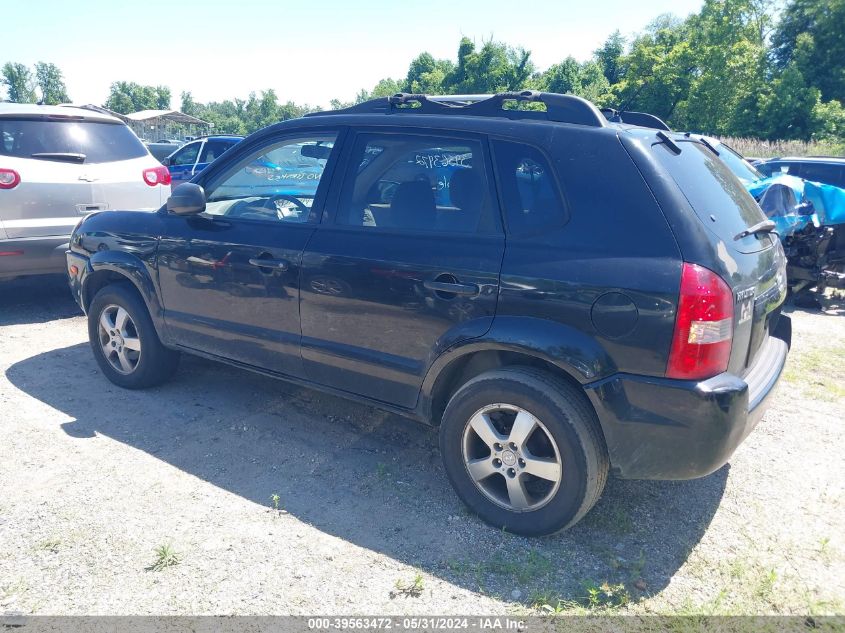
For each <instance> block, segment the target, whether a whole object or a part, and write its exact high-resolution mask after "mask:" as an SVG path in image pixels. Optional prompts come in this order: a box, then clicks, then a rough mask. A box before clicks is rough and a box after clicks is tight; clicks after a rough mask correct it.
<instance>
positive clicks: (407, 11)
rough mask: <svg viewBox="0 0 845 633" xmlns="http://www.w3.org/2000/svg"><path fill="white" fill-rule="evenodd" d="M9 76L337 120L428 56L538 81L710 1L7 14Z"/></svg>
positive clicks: (175, 3)
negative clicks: (491, 55) (153, 91)
mask: <svg viewBox="0 0 845 633" xmlns="http://www.w3.org/2000/svg"><path fill="white" fill-rule="evenodd" d="M0 4H2V16H3V23H4V26H3V28H2V37H0V65H2V64H3V63H5V62H6V61H15V62H21V63H24V64H27V65H29V66H32V65H33V64H34V63H35V62H37V61H44V62H52V63H55V64H57V65H58V66H59V67H60V68H61V70H62V72H63V73H64V76H65V83H66V84H67V87H68V93H69V94H70V97H71V99H72V100H73V101H74V102H75V103H80V104H81V103H95V104H102V103H103V102H104V101H105V99H106V97H107V96H108V90H109V85H110V84H111V83H112V82H113V81H134V82H137V83H140V84H149V85H165V86H168V87H169V88H170V89H171V92H172V94H173V101H172V104H171V105H172V107H173V108H178V107H179V95H180V93H181V92H182V91H186V90H187V91H190V92H191V93H192V94H193V96H194V100H195V101H200V102H207V101H221V100H223V99H231V98H234V97H240V98H246V96H247V95H248V94H249V93H250V92H252V91H255V92H260V91H261V90H265V89H268V88H273V89H274V90H275V91H276V94H277V95H278V97H279V99H280V100H281V101H288V100H290V101H294V102H296V103H299V104H305V103H307V104H310V105H315V106H323V107H325V106H327V105H328V103H329V101H330V100H331V99H333V98H338V99H341V100H351V99H352V98H353V97H354V96H355V94H356V93H357V92H358V91H359V90H360V89H361V88H366V89H368V90H369V89H371V88H372V87H373V86H374V85H375V84H376V83H377V82H378V81H379V80H380V79H382V78H384V77H393V78H403V77H404V76H405V74H406V73H407V70H408V64H409V63H410V61H411V60H412V59H413V58H414V57H416V56H417V55H418V54H419V53H421V52H422V51H428V52H430V53H431V54H432V55H434V56H435V57H437V58H448V59H453V60H454V59H456V57H457V50H458V43H459V41H460V38H461V37H462V36H467V37H469V38H470V39H472V40H474V41H475V42H476V44H478V45H481V43H482V42H483V41H486V40H489V39H491V38H493V39H495V40H497V41H502V42H505V43H507V44H510V45H512V46H522V47H524V48H526V49H528V50H530V51H531V53H532V59H533V60H534V63H535V64H536V65H537V67H538V68H539V69H540V70H545V69H546V68H548V67H549V66H551V65H552V64H555V63H558V62H560V61H561V60H563V59H565V58H566V57H567V56H569V55H572V56H574V57H575V58H576V59H579V60H584V59H587V58H589V57H590V55H591V53H592V51H593V50H595V49H596V48H597V47H598V46H599V45H600V44H601V43H602V42H603V41H604V40H605V38H607V36H608V35H610V33H612V32H613V31H614V30H616V29H619V30H620V31H621V32H622V33H623V34H625V35H631V34H634V33H637V32H638V31H640V30H641V29H642V28H643V27H644V26H645V25H646V24H648V23H649V22H650V21H651V20H653V19H654V18H655V17H657V16H658V15H660V14H662V13H674V14H675V15H678V16H681V17H684V16H686V15H688V14H689V13H693V12H696V11H698V10H699V9H700V8H701V5H702V0H637V1H636V2H633V1H631V0H600V1H593V2H589V1H586V2H585V1H584V0H557V1H554V0H543V1H537V0H508V1H504V0H484V1H479V0H404V1H403V0H391V1H385V0H357V1H352V2H349V1H347V2H344V1H342V0H318V1H314V0H312V1H310V2H309V1H308V0H302V1H300V2H288V1H285V0H277V1H275V2H273V1H271V0H252V1H249V0H241V1H240V2H238V0H226V1H221V0H204V1H202V2H198V1H195V0H169V1H162V0H140V1H136V2H115V1H114V0H77V1H76V2H68V1H67V0H53V1H46V0H0Z"/></svg>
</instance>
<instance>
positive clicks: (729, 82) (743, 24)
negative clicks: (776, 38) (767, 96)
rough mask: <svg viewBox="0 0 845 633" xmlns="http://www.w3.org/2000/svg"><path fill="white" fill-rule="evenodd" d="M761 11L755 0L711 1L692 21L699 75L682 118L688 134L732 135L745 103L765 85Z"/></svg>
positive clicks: (695, 64)
mask: <svg viewBox="0 0 845 633" xmlns="http://www.w3.org/2000/svg"><path fill="white" fill-rule="evenodd" d="M757 11H758V6H757V4H756V2H755V0H705V2H704V6H703V8H702V10H701V12H700V13H699V14H698V15H694V16H692V17H691V18H690V19H689V21H688V28H689V35H690V46H691V49H692V58H693V61H694V66H695V71H694V73H693V76H692V79H691V82H690V86H689V95H688V97H687V103H686V105H685V108H684V110H683V112H684V113H685V116H684V117H683V118H682V119H681V121H682V123H683V125H684V127H685V128H686V129H693V130H696V131H702V132H706V133H711V134H722V135H725V134H730V133H731V132H732V131H733V130H734V128H735V127H736V125H735V116H736V114H737V112H738V108H739V106H740V104H748V103H749V100H748V97H749V96H750V94H751V91H753V90H755V89H759V87H760V86H761V85H762V84H763V83H764V81H765V76H764V72H765V62H766V51H765V48H764V45H763V42H761V41H760V27H759V16H758V13H757ZM679 118H680V117H679Z"/></svg>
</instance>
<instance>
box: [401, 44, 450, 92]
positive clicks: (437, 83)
mask: <svg viewBox="0 0 845 633" xmlns="http://www.w3.org/2000/svg"><path fill="white" fill-rule="evenodd" d="M452 71H453V64H452V62H450V61H449V60H446V59H434V57H432V55H431V53H421V54H420V55H419V56H417V57H416V58H414V59H413V60H412V61H411V64H410V65H409V66H408V74H407V76H406V77H405V83H404V85H403V86H402V88H403V89H402V90H401V91H400V92H410V93H414V94H423V93H425V94H440V93H442V92H443V91H444V87H445V81H446V77H447V75H449V74H450V73H451V72H452Z"/></svg>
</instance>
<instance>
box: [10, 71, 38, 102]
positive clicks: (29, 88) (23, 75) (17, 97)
mask: <svg viewBox="0 0 845 633" xmlns="http://www.w3.org/2000/svg"><path fill="white" fill-rule="evenodd" d="M3 83H4V84H5V85H6V92H7V96H8V99H9V101H12V102H13V103H35V101H36V96H35V88H34V82H33V79H32V72H30V70H29V68H27V67H26V66H24V65H23V64H18V63H15V62H6V63H5V64H4V65H3Z"/></svg>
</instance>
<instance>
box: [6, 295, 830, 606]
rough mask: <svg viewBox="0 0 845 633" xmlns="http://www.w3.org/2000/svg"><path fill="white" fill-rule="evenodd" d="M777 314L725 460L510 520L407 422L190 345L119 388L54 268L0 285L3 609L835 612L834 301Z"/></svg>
mask: <svg viewBox="0 0 845 633" xmlns="http://www.w3.org/2000/svg"><path fill="white" fill-rule="evenodd" d="M840 304H841V301H840ZM792 316H793V322H794V330H795V338H794V347H793V353H792V354H791V356H790V361H789V365H788V367H787V371H786V374H785V380H784V381H783V382H782V385H781V388H780V391H779V393H778V396H777V399H776V402H775V404H774V406H773V407H772V409H771V410H770V411H769V412H768V414H767V415H766V417H765V418H764V420H763V421H762V422H761V424H760V426H759V427H758V428H757V429H756V430H755V432H754V433H753V434H752V435H751V436H750V437H749V438H748V440H746V442H745V443H744V444H743V445H742V446H741V447H740V449H739V450H738V451H737V453H736V455H735V456H734V458H733V459H732V460H731V462H730V464H729V465H727V466H725V467H724V468H722V469H721V470H719V471H718V472H716V473H714V474H713V475H711V476H709V477H706V478H704V479H700V480H696V481H687V482H639V481H620V480H611V481H610V482H609V483H608V486H607V488H606V490H605V493H604V496H603V497H602V499H601V501H600V502H599V504H598V505H597V506H596V508H595V509H594V510H593V512H592V513H590V515H589V516H588V517H587V518H586V519H585V520H584V521H583V522H582V523H580V524H579V525H578V526H576V527H575V528H574V529H572V530H570V531H569V532H567V533H564V534H559V535H556V536H554V537H550V538H545V539H526V538H521V537H516V536H512V535H509V534H506V533H502V532H499V531H496V530H493V529H491V528H489V527H487V526H486V525H484V524H483V523H481V522H480V521H479V520H478V519H476V518H475V517H473V516H470V515H469V514H468V513H467V512H466V511H465V510H464V508H463V506H462V505H461V503H460V502H459V501H458V500H457V498H456V497H455V496H454V494H453V493H452V491H451V489H450V487H449V484H448V482H447V480H446V477H445V474H444V472H443V469H442V467H441V465H440V458H439V454H438V450H437V444H436V434H435V433H434V432H432V431H431V430H429V429H427V428H425V427H423V426H419V425H417V424H415V423H412V422H408V421H405V420H402V419H400V418H397V417H396V416H392V415H389V414H386V413H383V412H380V411H377V410H375V409H370V408H368V407H364V406H361V405H357V404H352V403H349V402H346V401H343V400H340V399H337V398H334V397H331V396H327V395H323V394H321V393H318V392H316V391H310V390H307V389H302V388H299V387H294V386H291V385H288V384H285V383H282V382H278V381H274V380H271V379H267V378H264V377H261V376H257V375H253V374H250V373H248V372H244V371H240V370H236V369H233V368H229V367H226V366H223V365H218V364H214V363H211V362H206V361H203V360H198V359H194V358H185V359H184V362H183V364H182V366H181V369H180V371H179V372H178V374H177V376H176V378H175V380H174V381H173V382H171V383H169V384H167V385H165V386H162V387H160V388H156V389H153V390H149V391H145V392H130V391H124V390H121V389H119V388H117V387H115V386H113V385H111V383H109V382H107V381H106V380H105V378H103V376H102V375H101V374H100V372H99V371H98V370H97V368H96V366H95V364H94V361H93V358H92V356H91V352H90V350H89V348H88V346H87V342H86V328H85V320H84V317H82V316H81V314H80V313H79V311H78V310H77V309H76V307H75V306H74V304H73V303H72V301H71V299H70V297H69V296H68V294H67V291H66V290H65V287H64V284H63V282H62V281H61V280H48V279H44V280H38V281H30V282H22V281H18V282H13V283H5V284H0V614H2V613H6V614H8V613H37V614H113V615H122V614H195V615H196V614H230V613H234V614H298V615H301V614H319V613H325V614H341V613H343V614H474V613H489V614H521V613H528V612H538V611H543V610H562V611H565V612H576V613H579V612H585V611H589V612H604V611H610V610H612V611H618V612H621V613H627V612H634V613H653V612H656V613H705V614H721V613H757V614H768V613H814V614H821V613H837V614H841V613H843V612H845V606H843V603H845V540H843V539H845V507H843V501H844V500H845V495H843V486H845V465H843V455H844V454H845V434H843V432H842V431H843V428H842V426H843V420H845V315H842V306H841V305H837V304H836V303H835V302H833V301H832V300H831V301H827V302H826V310H825V311H824V312H815V313H810V312H802V311H797V310H796V311H793V312H792ZM276 506H277V507H276ZM157 549H159V552H158V553H157V552H156V550H157ZM157 563H158V564H157Z"/></svg>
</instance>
